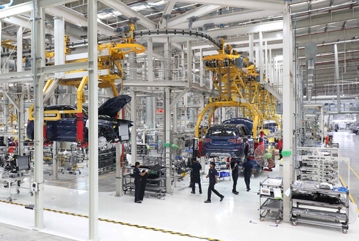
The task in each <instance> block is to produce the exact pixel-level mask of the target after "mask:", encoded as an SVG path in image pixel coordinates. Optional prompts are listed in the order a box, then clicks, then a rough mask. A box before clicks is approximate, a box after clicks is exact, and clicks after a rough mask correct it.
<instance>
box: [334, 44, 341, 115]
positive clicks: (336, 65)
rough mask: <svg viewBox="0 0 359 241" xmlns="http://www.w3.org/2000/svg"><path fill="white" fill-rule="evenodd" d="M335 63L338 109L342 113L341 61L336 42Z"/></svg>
mask: <svg viewBox="0 0 359 241" xmlns="http://www.w3.org/2000/svg"><path fill="white" fill-rule="evenodd" d="M334 64H335V79H334V82H335V83H336V84H337V110H338V113H340V86H339V61H338V45H337V44H334Z"/></svg>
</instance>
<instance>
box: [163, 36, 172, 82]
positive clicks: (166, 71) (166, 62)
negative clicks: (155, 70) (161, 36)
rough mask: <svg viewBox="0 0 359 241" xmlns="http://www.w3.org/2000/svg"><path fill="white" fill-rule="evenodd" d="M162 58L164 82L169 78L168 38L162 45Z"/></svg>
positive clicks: (169, 44) (169, 50) (169, 55)
mask: <svg viewBox="0 0 359 241" xmlns="http://www.w3.org/2000/svg"><path fill="white" fill-rule="evenodd" d="M163 52H164V53H163V56H164V58H165V59H164V70H163V71H164V73H163V74H164V81H169V80H170V76H171V43H170V38H167V41H166V42H165V43H164V44H163Z"/></svg>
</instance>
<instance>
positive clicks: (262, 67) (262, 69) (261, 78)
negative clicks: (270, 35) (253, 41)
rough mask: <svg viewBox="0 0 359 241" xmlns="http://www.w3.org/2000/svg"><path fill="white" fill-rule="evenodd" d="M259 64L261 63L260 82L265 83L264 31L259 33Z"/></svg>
mask: <svg viewBox="0 0 359 241" xmlns="http://www.w3.org/2000/svg"><path fill="white" fill-rule="evenodd" d="M258 58H259V59H258V60H257V61H258V62H259V72H260V75H259V77H260V82H261V83H263V72H264V66H263V33H262V31H260V32H259V55H258Z"/></svg>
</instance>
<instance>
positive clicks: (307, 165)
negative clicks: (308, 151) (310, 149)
mask: <svg viewBox="0 0 359 241" xmlns="http://www.w3.org/2000/svg"><path fill="white" fill-rule="evenodd" d="M299 163H300V166H299V173H300V174H299V178H298V179H299V180H302V181H318V182H327V183H330V184H336V183H338V182H339V175H338V171H339V165H338V160H335V159H332V158H330V157H329V158H328V157H326V156H303V158H302V160H301V161H300V162H299Z"/></svg>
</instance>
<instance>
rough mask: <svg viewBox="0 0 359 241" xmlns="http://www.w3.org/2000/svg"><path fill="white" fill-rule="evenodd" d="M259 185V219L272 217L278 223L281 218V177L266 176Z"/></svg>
mask: <svg viewBox="0 0 359 241" xmlns="http://www.w3.org/2000/svg"><path fill="white" fill-rule="evenodd" d="M259 186H260V190H259V193H258V194H259V220H260V221H261V222H262V221H264V220H265V219H274V220H275V223H276V224H279V223H280V222H281V221H282V220H283V179H282V178H281V177H276V178H271V177H267V178H266V179H265V180H264V181H263V182H260V183H259ZM277 192H279V195H277Z"/></svg>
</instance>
